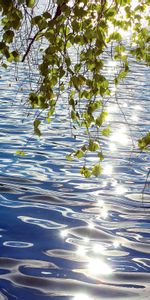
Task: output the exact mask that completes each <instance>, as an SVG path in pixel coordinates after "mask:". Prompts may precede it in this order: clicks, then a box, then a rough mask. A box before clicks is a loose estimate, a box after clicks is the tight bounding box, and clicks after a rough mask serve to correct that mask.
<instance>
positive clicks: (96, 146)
mask: <svg viewBox="0 0 150 300" xmlns="http://www.w3.org/2000/svg"><path fill="white" fill-rule="evenodd" d="M98 149H99V144H98V143H97V142H95V141H93V140H92V139H90V141H89V147H88V150H90V151H91V152H95V151H97V150H98Z"/></svg>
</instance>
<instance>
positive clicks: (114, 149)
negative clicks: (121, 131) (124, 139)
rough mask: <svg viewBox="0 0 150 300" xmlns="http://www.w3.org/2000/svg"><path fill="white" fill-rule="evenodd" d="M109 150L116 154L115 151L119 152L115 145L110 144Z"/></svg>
mask: <svg viewBox="0 0 150 300" xmlns="http://www.w3.org/2000/svg"><path fill="white" fill-rule="evenodd" d="M109 149H110V151H111V152H114V151H116V150H117V147H116V145H115V144H113V143H111V144H109Z"/></svg>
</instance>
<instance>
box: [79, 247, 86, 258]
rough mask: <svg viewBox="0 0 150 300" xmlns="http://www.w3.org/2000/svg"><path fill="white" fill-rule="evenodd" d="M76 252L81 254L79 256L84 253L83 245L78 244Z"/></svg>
mask: <svg viewBox="0 0 150 300" xmlns="http://www.w3.org/2000/svg"><path fill="white" fill-rule="evenodd" d="M77 254H78V255H81V256H84V255H86V249H85V247H84V246H79V247H78V249H77Z"/></svg>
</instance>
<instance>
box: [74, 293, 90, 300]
mask: <svg viewBox="0 0 150 300" xmlns="http://www.w3.org/2000/svg"><path fill="white" fill-rule="evenodd" d="M73 300H92V299H91V298H90V297H89V296H88V295H86V294H82V293H79V294H77V295H75V296H74V298H73Z"/></svg>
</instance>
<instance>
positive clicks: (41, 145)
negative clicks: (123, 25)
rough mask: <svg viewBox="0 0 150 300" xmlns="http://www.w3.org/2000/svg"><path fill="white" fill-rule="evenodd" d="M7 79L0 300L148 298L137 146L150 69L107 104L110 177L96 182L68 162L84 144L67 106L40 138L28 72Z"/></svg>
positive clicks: (0, 164) (148, 224) (4, 75)
mask: <svg viewBox="0 0 150 300" xmlns="http://www.w3.org/2000/svg"><path fill="white" fill-rule="evenodd" d="M0 72H1V74H0V75H1V81H0V142H1V143H0V192H1V193H0V246H1V248H0V249H1V252H0V299H10V300H11V299H12V300H13V299H19V300H26V299H29V300H35V299H36V300H44V299H56V300H60V299H61V300H63V299H65V300H97V299H98V300H99V299H107V300H108V299H118V300H123V299H129V300H131V299H134V300H139V299H141V300H143V299H150V274H149V271H150V197H149V179H148V182H147V185H146V186H145V190H144V197H143V199H142V197H141V194H142V190H143V188H144V183H145V180H146V176H147V172H148V170H149V168H150V160H149V153H148V152H147V153H140V152H139V151H137V147H136V146H137V145H136V141H137V138H138V137H140V136H141V135H142V134H144V133H145V132H147V131H148V130H149V128H150V127H149V121H150V118H149V112H150V106H149V94H150V85H149V82H150V72H149V69H148V68H147V67H145V66H144V65H142V64H138V65H136V64H134V63H133V66H132V70H131V73H129V76H128V78H127V80H126V81H125V82H123V83H122V85H121V86H120V87H119V89H118V90H117V95H115V94H114V95H112V97H111V99H109V101H108V104H107V107H108V110H109V112H110V118H109V120H108V121H107V122H108V124H109V123H110V125H111V128H112V134H111V136H110V137H109V138H108V139H103V147H104V149H105V157H106V158H105V160H104V163H103V166H104V174H103V175H102V176H101V177H100V178H91V179H85V178H83V177H82V176H81V175H80V174H79V169H80V167H81V165H82V162H79V161H78V160H76V161H73V162H72V161H71V162H68V161H67V160H66V159H65V156H66V154H68V153H70V152H71V151H72V149H74V147H76V146H77V145H79V144H80V143H82V141H83V139H84V138H85V136H84V132H81V133H80V134H79V135H78V136H77V138H76V140H75V139H74V138H73V137H72V136H71V129H70V122H69V119H68V110H67V109H66V105H65V103H64V99H62V102H60V104H59V106H58V107H57V112H56V115H55V116H54V119H53V120H52V124H43V125H42V128H41V129H42V132H43V135H42V137H41V138H40V139H39V138H38V137H36V136H35V135H34V134H33V127H32V120H33V116H34V114H35V113H36V112H35V111H31V110H30V108H29V107H28V105H27V103H25V99H26V95H27V89H28V82H27V80H26V78H27V76H28V74H27V71H26V69H24V68H22V69H21V70H20V72H21V73H20V74H21V75H20V81H16V80H15V76H14V71H13V70H11V69H10V70H8V71H7V70H6V71H3V70H1V71H0ZM19 89H20V90H19ZM21 100H22V101H21ZM28 114H29V115H28ZM115 133H117V134H115ZM18 149H21V150H24V151H25V156H24V157H20V156H17V155H16V151H17V150H18ZM87 161H88V162H89V163H93V162H94V161H95V158H94V157H93V155H91V156H90V155H89V157H88V158H87Z"/></svg>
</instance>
